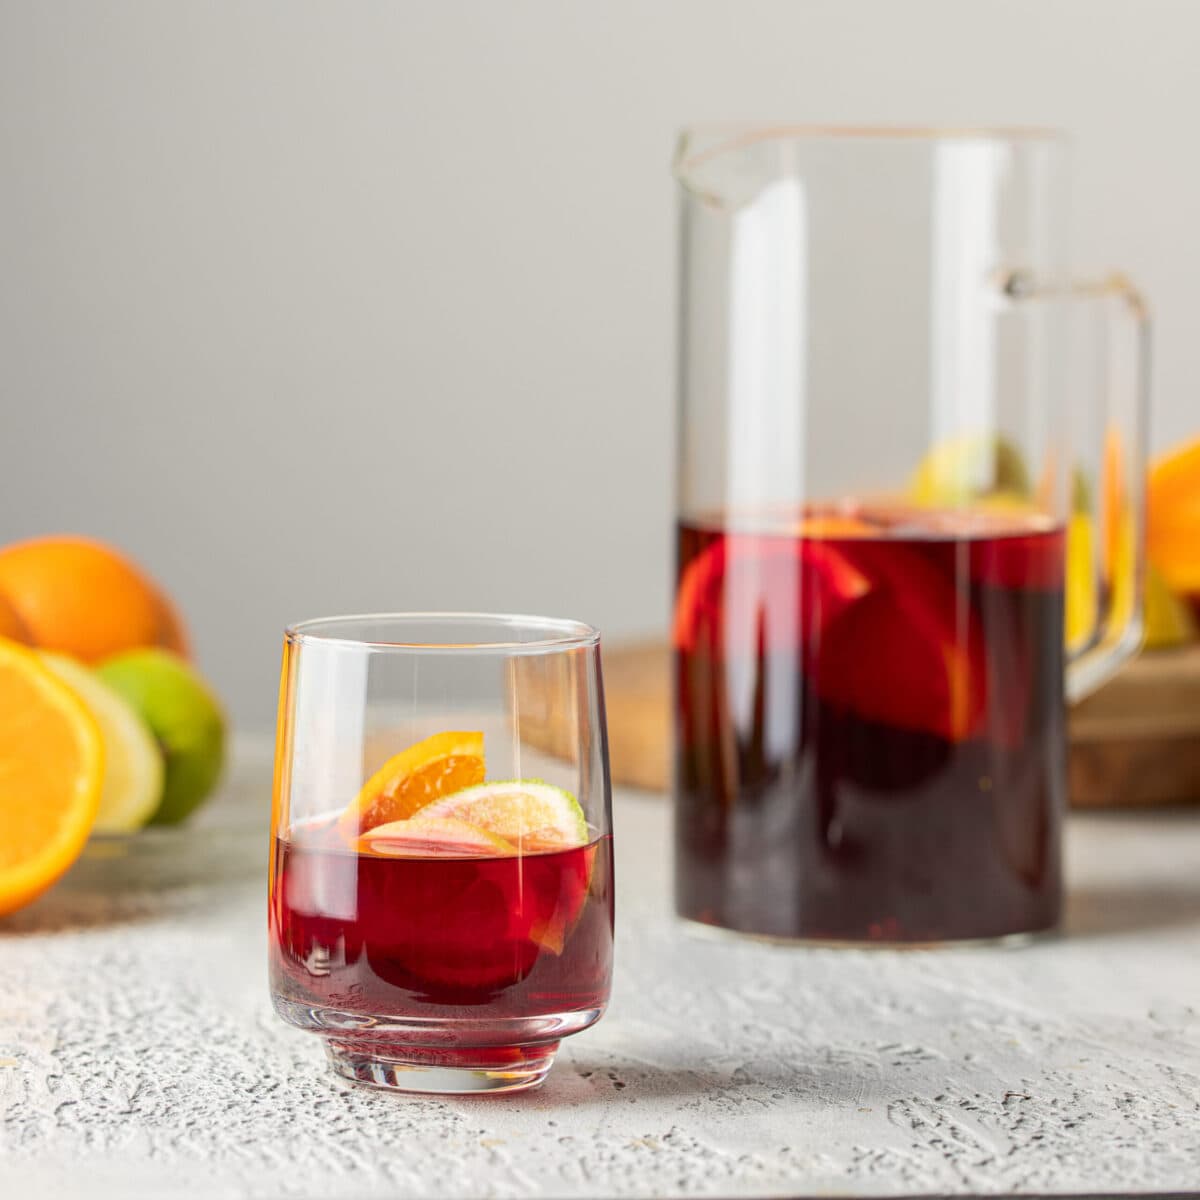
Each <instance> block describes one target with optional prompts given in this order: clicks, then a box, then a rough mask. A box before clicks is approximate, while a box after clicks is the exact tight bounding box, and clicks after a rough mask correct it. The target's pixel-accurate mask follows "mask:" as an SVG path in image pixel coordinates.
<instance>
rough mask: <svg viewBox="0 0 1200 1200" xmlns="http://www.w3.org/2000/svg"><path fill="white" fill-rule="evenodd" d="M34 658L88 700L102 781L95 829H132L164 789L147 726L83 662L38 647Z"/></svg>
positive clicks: (146, 817) (158, 756)
mask: <svg viewBox="0 0 1200 1200" xmlns="http://www.w3.org/2000/svg"><path fill="white" fill-rule="evenodd" d="M39 657H40V658H41V660H42V662H43V663H45V665H46V666H48V667H49V668H50V670H51V671H53V672H54V674H55V675H57V676H58V677H59V679H61V680H62V681H63V682H64V683H66V684H67V685H68V686H69V687H71V688H72V689H74V691H75V693H76V694H77V695H78V696H79V698H80V699H81V700H82V701H83V702H84V703H85V704H86V705H87V707H88V710H89V711H90V712H91V714H92V716H93V717H95V719H96V723H97V724H98V725H99V726H100V733H101V736H102V737H103V738H104V786H103V788H102V790H101V793H100V808H99V810H98V811H97V813H96V824H95V831H96V832H97V833H132V832H133V831H134V830H137V829H141V827H142V826H143V825H145V824H146V822H147V821H149V820H150V818H151V817H152V816H153V815H154V811H155V809H157V808H158V805H159V801H160V800H162V794H163V773H164V766H163V756H162V752H161V751H160V750H159V748H158V746H157V744H156V743H155V741H154V736H153V734H151V732H150V727H149V726H148V725H147V724H146V723H145V722H144V721H143V720H142V719H141V717H139V716H138V714H137V713H136V712H134V710H133V708H132V707H131V706H130V705H129V703H128V702H127V701H126V700H125V699H124V697H123V696H121V695H119V694H118V693H117V692H116V691H115V690H114V689H113V688H110V687H109V686H108V684H106V683H105V682H104V680H102V679H101V678H100V677H99V676H98V675H97V674H96V673H95V672H94V671H92V670H90V669H89V668H88V667H85V666H84V665H83V663H81V662H78V661H76V660H75V659H73V658H68V657H67V656H66V655H65V654H50V653H48V652H46V651H43V652H42V653H41V654H40V655H39Z"/></svg>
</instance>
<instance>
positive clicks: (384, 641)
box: [284, 612, 600, 655]
mask: <svg viewBox="0 0 1200 1200" xmlns="http://www.w3.org/2000/svg"><path fill="white" fill-rule="evenodd" d="M356 623H357V624H361V625H366V626H368V627H370V626H371V625H378V626H379V627H381V628H382V627H383V626H386V625H392V626H394V627H396V631H397V632H400V631H402V629H403V628H404V627H405V626H417V627H419V626H421V625H426V626H428V625H437V624H439V623H440V624H443V625H445V626H447V627H452V626H454V625H456V624H461V625H473V626H476V627H482V628H484V629H493V630H495V632H496V633H497V635H502V634H504V633H505V632H508V633H509V634H510V635H515V634H516V633H517V632H518V631H519V630H525V631H527V632H531V633H533V634H534V635H535V636H533V637H531V638H529V639H528V640H526V641H519V640H516V638H515V636H510V637H507V638H505V637H503V636H497V637H496V638H495V639H494V640H488V641H482V640H463V641H436V642H435V641H431V640H423V639H421V638H409V639H404V638H401V637H396V638H384V637H347V636H344V635H342V634H339V632H338V630H339V629H340V628H342V627H345V626H347V625H353V624H356ZM284 639H285V640H286V641H287V643H288V644H289V645H300V644H304V643H310V644H311V643H319V644H321V645H326V646H332V647H339V648H343V649H360V650H377V651H384V652H386V651H397V652H403V653H434V654H473V653H474V654H497V653H500V654H505V655H520V654H552V653H556V652H559V651H565V650H578V649H586V648H588V647H594V646H598V645H599V644H600V631H599V630H598V629H597V628H596V627H595V626H594V625H588V624H587V623H586V622H584V621H575V620H572V619H570V618H566V617H538V616H530V615H527V614H524V613H487V612H376V613H345V614H342V615H339V616H333V617H312V618H310V619H308V620H305V621H297V622H295V623H294V624H291V625H289V626H287V628H286V629H285V630H284Z"/></svg>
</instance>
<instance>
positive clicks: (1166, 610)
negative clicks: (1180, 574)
mask: <svg viewBox="0 0 1200 1200" xmlns="http://www.w3.org/2000/svg"><path fill="white" fill-rule="evenodd" d="M1145 604H1146V608H1145V623H1146V641H1145V647H1146V649H1147V650H1162V649H1165V648H1166V647H1167V646H1180V645H1183V643H1184V642H1190V641H1193V640H1194V639H1195V637H1196V633H1197V630H1196V618H1195V617H1194V616H1193V615H1192V610H1191V609H1190V608H1189V607H1188V605H1187V602H1186V601H1184V600H1182V599H1180V597H1179V596H1177V595H1176V594H1175V593H1174V592H1173V591H1171V589H1170V588H1169V587H1168V586H1167V581H1166V580H1165V579H1164V578H1163V577H1162V573H1161V572H1160V571H1159V570H1158V568H1157V567H1155V566H1154V564H1153V563H1147V564H1146V597H1145Z"/></svg>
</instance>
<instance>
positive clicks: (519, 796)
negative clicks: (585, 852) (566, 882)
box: [421, 779, 588, 854]
mask: <svg viewBox="0 0 1200 1200" xmlns="http://www.w3.org/2000/svg"><path fill="white" fill-rule="evenodd" d="M441 817H449V818H451V819H452V820H454V821H465V822H466V823H467V824H468V825H474V826H476V827H477V828H479V829H484V830H486V831H487V832H488V833H490V834H492V835H494V836H495V837H498V838H503V839H504V840H505V841H506V842H510V843H512V845H513V846H515V847H517V848H519V849H520V851H521V852H522V853H525V854H528V853H531V852H536V851H539V850H566V849H569V848H570V847H572V846H584V845H586V844H587V842H588V824H587V818H585V817H584V815H583V809H582V808H580V807H579V801H578V800H576V799H575V797H574V796H572V795H571V793H570V792H568V791H564V790H563V789H562V788H557V787H552V786H551V785H550V784H548V783H542V782H540V781H538V780H532V779H514V780H511V781H509V782H505V783H481V784H479V785H478V786H476V787H469V788H464V789H463V790H462V791H460V792H455V793H454V794H453V795H452V796H447V797H446V798H445V799H444V800H437V801H435V802H434V803H433V804H430V805H428V806H427V807H425V808H423V809H421V818H422V819H425V820H431V819H433V818H441Z"/></svg>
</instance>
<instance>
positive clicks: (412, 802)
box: [337, 732, 484, 841]
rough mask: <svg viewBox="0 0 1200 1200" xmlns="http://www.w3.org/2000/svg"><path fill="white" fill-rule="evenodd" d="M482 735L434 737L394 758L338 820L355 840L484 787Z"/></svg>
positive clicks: (344, 833)
mask: <svg viewBox="0 0 1200 1200" xmlns="http://www.w3.org/2000/svg"><path fill="white" fill-rule="evenodd" d="M483 773H484V762H483V734H482V733H460V732H451V733H435V734H434V735H433V737H427V738H426V739H425V740H424V741H423V742H417V744H416V745H415V746H409V748H408V749H407V750H402V751H401V752H400V753H399V754H396V755H393V756H392V757H391V758H389V759H388V760H387V762H385V763H384V764H383V766H382V767H380V768H379V770H378V771H376V772H375V774H374V775H372V776H371V778H370V779H368V780H367V782H366V783H364V784H363V787H362V791H360V792H359V793H358V795H357V796H356V797H355V798H354V800H353V801H352V802H351V803H350V804H349V805H348V806H347V808H346V811H345V812H344V813H342V815H341V816H340V817H339V818H338V823H337V827H338V832H339V833H340V834H341V835H342V837H344V838H345V839H347V840H348V841H353V840H355V839H357V838H358V836H359V835H360V834H362V833H366V832H367V830H369V829H374V828H375V826H376V825H385V824H388V823H389V822H391V821H403V820H405V819H406V818H408V817H411V816H413V814H414V813H418V812H420V811H421V809H423V808H424V807H425V806H426V805H427V804H432V803H433V802H434V801H435V800H440V799H441V798H442V797H443V796H449V795H450V793H451V792H457V791H460V790H461V789H463V788H468V787H473V786H474V785H475V784H477V783H482V782H483Z"/></svg>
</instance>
